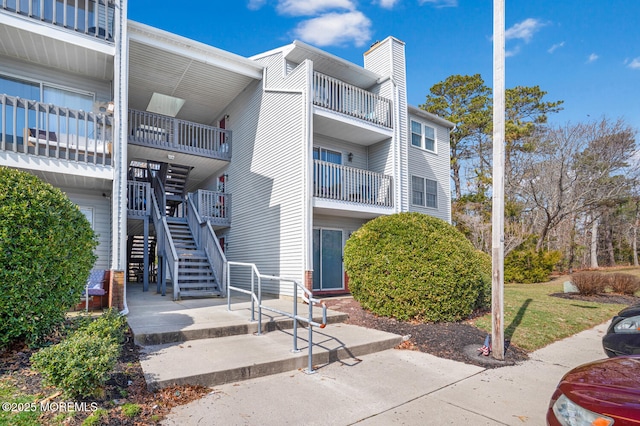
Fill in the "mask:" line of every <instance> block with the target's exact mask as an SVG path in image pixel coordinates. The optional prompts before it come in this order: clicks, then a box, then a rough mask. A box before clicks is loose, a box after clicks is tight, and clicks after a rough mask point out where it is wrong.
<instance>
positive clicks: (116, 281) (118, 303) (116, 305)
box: [109, 271, 125, 311]
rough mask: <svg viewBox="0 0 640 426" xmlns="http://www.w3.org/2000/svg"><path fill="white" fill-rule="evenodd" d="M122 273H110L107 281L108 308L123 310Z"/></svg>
mask: <svg viewBox="0 0 640 426" xmlns="http://www.w3.org/2000/svg"><path fill="white" fill-rule="evenodd" d="M124 278H125V277H124V271H111V279H110V280H109V307H110V308H113V309H117V310H118V311H121V310H123V309H124Z"/></svg>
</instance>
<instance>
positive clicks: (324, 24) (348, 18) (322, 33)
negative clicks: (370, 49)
mask: <svg viewBox="0 0 640 426" xmlns="http://www.w3.org/2000/svg"><path fill="white" fill-rule="evenodd" d="M293 32H294V35H295V36H296V37H297V38H299V39H301V40H302V41H306V42H308V43H311V44H314V45H317V46H335V45H345V44H349V43H353V44H354V45H356V46H364V45H365V44H366V43H367V41H368V40H370V39H371V21H370V20H369V18H367V17H366V16H365V15H363V14H362V13H361V12H358V11H354V12H348V13H335V12H332V13H326V14H324V15H321V16H318V17H317V18H313V19H308V20H306V21H303V22H301V23H300V24H298V26H297V27H296V29H295V30H294V31H293Z"/></svg>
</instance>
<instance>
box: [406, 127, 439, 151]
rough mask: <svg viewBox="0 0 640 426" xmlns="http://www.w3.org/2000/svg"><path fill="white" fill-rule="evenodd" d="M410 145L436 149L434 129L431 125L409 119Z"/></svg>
mask: <svg viewBox="0 0 640 426" xmlns="http://www.w3.org/2000/svg"><path fill="white" fill-rule="evenodd" d="M411 145H413V146H415V147H417V148H422V149H426V150H427V151H433V152H435V150H436V131H435V129H434V128H433V127H430V126H427V125H426V124H422V123H420V122H418V121H414V120H411Z"/></svg>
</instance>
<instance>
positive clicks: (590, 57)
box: [587, 53, 599, 64]
mask: <svg viewBox="0 0 640 426" xmlns="http://www.w3.org/2000/svg"><path fill="white" fill-rule="evenodd" d="M598 58H599V56H598V55H596V54H595V53H592V54H591V55H589V58H588V59H587V63H588V64H590V63H592V62H595V61H597V60H598Z"/></svg>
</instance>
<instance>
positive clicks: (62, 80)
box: [0, 56, 112, 101]
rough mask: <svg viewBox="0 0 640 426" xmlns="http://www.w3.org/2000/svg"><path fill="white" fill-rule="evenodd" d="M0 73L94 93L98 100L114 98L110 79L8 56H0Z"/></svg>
mask: <svg viewBox="0 0 640 426" xmlns="http://www.w3.org/2000/svg"><path fill="white" fill-rule="evenodd" d="M0 74H5V75H10V76H14V77H17V78H21V79H26V80H32V81H36V82H43V83H49V84H53V85H56V86H62V87H64V88H68V89H75V90H80V91H83V92H89V93H94V94H95V100H96V101H110V100H111V99H112V95H111V82H110V81H105V80H93V79H89V78H86V77H83V76H80V75H77V74H70V73H67V72H62V71H59V70H55V69H51V68H45V67H40V66H37V65H34V64H32V63H29V62H23V61H20V60H18V59H14V58H9V57H6V56H2V57H0Z"/></svg>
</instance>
